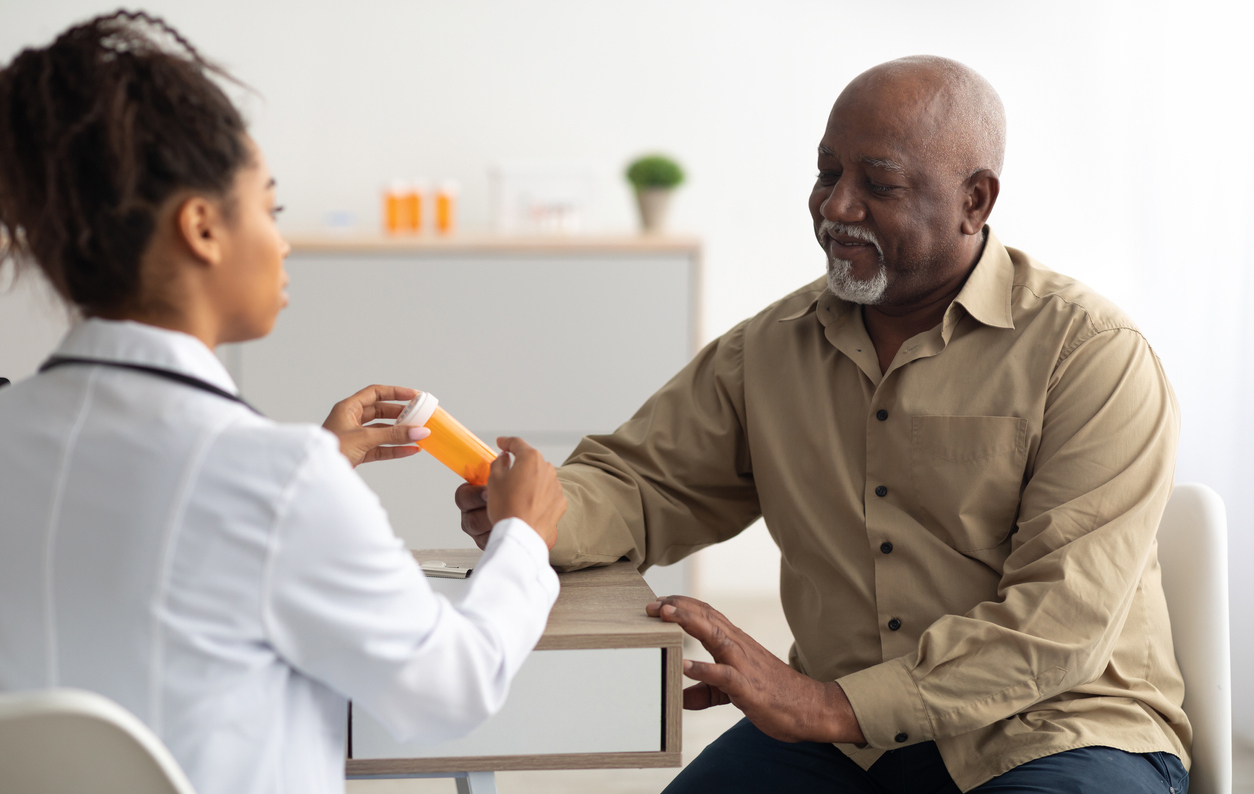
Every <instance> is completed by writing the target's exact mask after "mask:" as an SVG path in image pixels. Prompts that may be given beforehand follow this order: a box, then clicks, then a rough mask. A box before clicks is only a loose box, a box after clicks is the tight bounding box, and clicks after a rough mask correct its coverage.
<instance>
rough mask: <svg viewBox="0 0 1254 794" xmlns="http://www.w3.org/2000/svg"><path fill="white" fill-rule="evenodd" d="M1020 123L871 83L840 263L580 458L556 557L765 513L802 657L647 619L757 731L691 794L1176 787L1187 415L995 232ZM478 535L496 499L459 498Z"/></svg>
mask: <svg viewBox="0 0 1254 794" xmlns="http://www.w3.org/2000/svg"><path fill="white" fill-rule="evenodd" d="M1004 142H1005V121H1004V113H1003V110H1002V105H1001V101H1000V99H999V98H998V97H997V94H996V92H994V91H993V89H992V87H991V86H990V85H989V84H988V83H987V82H986V81H985V80H984V79H983V78H982V77H980V76H979V75H978V74H976V73H975V72H973V71H972V70H970V69H968V68H966V67H964V66H962V65H961V64H958V63H955V62H953V61H949V60H946V59H942V58H935V57H914V58H905V59H902V60H898V61H892V62H890V63H886V64H883V65H881V66H877V67H875V68H873V69H871V70H869V71H867V72H865V73H864V74H862V75H859V76H858V77H857V78H856V79H854V81H853V82H851V83H850V84H849V86H848V87H847V88H846V89H845V90H844V92H842V93H841V95H840V97H839V98H838V99H837V100H836V104H835V106H834V107H833V108H832V112H831V116H830V117H829V120H828V124H827V129H826V131H825V132H824V134H823V138H822V140H821V141H820V143H819V146H818V178H817V181H816V182H815V185H814V190H813V192H812V193H811V195H810V213H811V215H812V216H813V218H814V230H815V234H816V236H817V238H818V241H819V244H820V245H821V246H822V247H823V249H824V250H825V251H826V252H827V256H828V265H827V269H828V272H827V277H826V278H825V279H820V280H818V281H816V282H815V283H813V284H810V285H808V286H806V287H804V288H802V289H800V290H798V291H797V292H795V293H793V294H792V295H789V296H787V297H785V298H784V299H783V300H780V301H779V302H777V303H775V304H773V305H772V306H770V307H768V308H767V309H765V310H764V311H763V312H762V313H761V314H759V315H757V316H756V317H753V318H751V319H749V320H746V321H745V322H743V323H741V324H740V325H738V326H736V327H735V328H733V329H732V330H731V331H729V332H727V333H726V334H724V335H723V336H722V337H721V338H719V339H718V340H716V341H715V342H713V343H712V344H711V345H709V346H708V347H707V348H706V349H705V350H703V351H702V352H701V353H700V354H699V355H698V356H697V357H696V358H695V359H694V360H693V361H692V363H691V364H689V365H688V366H687V367H686V368H685V369H684V370H683V371H681V372H680V373H679V374H678V375H677V376H676V377H675V378H674V379H673V380H672V381H671V382H670V383H668V384H667V385H666V386H664V387H663V388H662V390H661V391H659V392H658V393H657V394H655V395H654V396H653V397H652V398H650V400H649V401H648V402H647V403H645V405H644V406H643V407H642V408H641V409H640V411H639V412H638V413H637V414H636V415H635V417H633V418H632V419H631V420H630V421H628V422H627V423H626V424H624V425H623V426H622V427H620V428H619V429H618V430H617V431H616V432H615V433H614V434H612V435H608V436H593V437H588V438H586V439H584V440H583V442H582V443H581V444H580V446H579V448H578V449H577V450H576V451H575V453H574V454H573V455H572V456H571V458H570V460H569V461H568V462H567V463H566V465H565V466H563V467H562V468H561V470H560V472H559V476H560V477H561V479H562V481H563V484H564V487H565V491H566V496H567V499H568V500H569V503H570V509H569V511H568V512H567V514H566V517H565V519H563V521H562V523H561V526H560V530H559V538H558V541H557V546H556V548H554V550H553V555H552V560H553V563H554V564H555V565H557V566H559V567H564V568H578V567H583V566H588V565H598V564H605V563H608V562H611V561H614V560H617V559H619V558H620V557H622V556H626V557H627V558H629V559H630V560H632V561H633V562H636V563H638V564H639V565H640V566H641V567H642V568H644V567H648V566H650V565H654V564H666V563H671V562H674V561H675V560H678V559H679V558H681V557H683V556H685V555H687V554H691V553H692V552H694V551H696V550H698V549H700V548H702V547H704V546H708V545H710V544H712V543H717V542H719V541H722V540H726V539H728V538H730V537H732V536H734V535H735V534H736V533H738V532H740V531H741V530H743V529H744V528H745V527H746V526H747V525H748V524H749V523H751V522H752V521H753V520H755V519H756V518H757V517H758V516H759V515H761V516H762V517H764V518H765V520H766V524H767V527H768V529H769V530H770V532H771V535H772V536H773V537H774V539H775V541H776V542H777V543H778V545H779V548H780V551H781V553H782V567H781V571H780V590H781V596H782V600H783V605H784V610H785V613H786V614H787V617H788V622H789V625H790V626H791V628H792V631H793V635H794V637H795V639H796V642H795V644H794V645H793V648H792V651H791V653H790V655H789V663H788V664H785V663H784V662H782V661H780V660H779V659H777V658H775V657H774V656H772V655H771V654H770V653H768V652H767V651H765V650H764V649H763V648H762V647H761V646H759V645H758V644H757V643H755V642H754V641H753V640H752V639H751V638H750V637H748V636H747V635H745V634H744V633H743V632H742V631H740V630H739V629H737V628H736V627H735V626H733V625H731V624H730V623H729V622H728V621H727V619H726V618H725V617H724V616H722V615H721V614H719V613H718V612H716V611H714V610H713V609H712V608H710V607H709V606H707V605H706V604H703V603H700V602H698V601H695V600H692V599H688V598H682V597H669V598H662V599H659V601H658V602H657V603H656V604H653V605H651V606H650V608H649V613H650V614H653V615H657V616H659V617H660V618H661V619H662V620H667V621H674V622H676V623H678V624H679V625H680V626H682V627H683V628H684V629H685V630H686V631H687V632H688V633H689V634H691V635H692V636H693V637H695V638H697V639H698V640H700V641H701V642H702V643H703V644H704V645H705V647H706V648H707V649H708V650H709V651H710V653H711V654H712V656H713V658H714V660H715V661H714V663H709V664H707V663H699V662H685V663H684V669H685V672H686V674H687V675H688V676H689V677H690V678H693V679H695V680H697V681H699V682H701V683H698V684H697V685H696V686H693V687H691V688H690V689H688V690H687V691H686V692H685V693H684V705H685V707H687V708H704V707H706V706H710V705H718V704H721V703H727V702H731V703H733V704H735V705H736V706H738V707H739V708H740V709H741V710H742V711H743V712H744V713H745V716H746V720H743V721H741V723H740V724H739V725H737V726H736V727H734V728H732V729H731V730H730V731H728V732H727V733H726V734H724V735H723V736H722V737H721V738H720V739H718V740H717V741H716V742H715V743H714V744H712V745H711V746H710V747H709V748H707V749H706V750H705V752H703V753H702V754H701V755H700V756H699V757H698V758H697V759H696V760H695V761H694V762H693V763H692V764H691V765H690V766H689V767H688V768H687V769H685V770H684V771H683V772H682V773H681V774H680V775H679V777H678V778H676V780H675V781H674V783H672V785H671V787H670V788H669V789H668V791H669V792H697V791H719V792H737V791H793V790H815V791H818V790H824V791H839V792H884V791H889V792H925V791H926V792H931V791H938V792H939V791H971V790H973V789H977V790H979V791H982V792H983V791H989V792H992V791H997V792H1027V791H1102V792H1103V793H1104V794H1106V793H1108V792H1116V791H1118V792H1150V791H1154V792H1164V794H1168V793H1169V792H1184V791H1185V790H1186V788H1187V774H1186V772H1185V769H1186V765H1187V762H1188V749H1189V744H1190V736H1191V734H1190V728H1189V724H1188V720H1187V718H1186V717H1185V715H1184V712H1183V711H1182V710H1181V708H1180V705H1181V702H1182V699H1183V683H1182V681H1181V678H1180V673H1179V671H1178V669H1177V667H1176V664H1175V658H1174V653H1173V650H1172V645H1171V634H1170V630H1169V626H1168V618H1167V609H1166V605H1165V602H1164V599H1163V592H1162V587H1161V584H1160V580H1159V568H1158V561H1157V555H1156V546H1155V542H1154V535H1155V531H1156V529H1157V526H1158V521H1159V518H1160V516H1161V514H1162V511H1163V507H1164V504H1165V503H1166V501H1167V498H1168V496H1169V494H1170V492H1171V487H1172V469H1173V465H1174V459H1175V451H1176V440H1177V435H1178V426H1179V420H1178V411H1177V406H1176V403H1175V399H1174V397H1173V395H1172V392H1171V387H1170V386H1169V384H1168V382H1167V378H1166V377H1165V375H1164V374H1163V371H1162V367H1161V365H1160V364H1159V361H1158V359H1157V358H1156V356H1155V355H1154V352H1153V351H1152V350H1151V349H1150V346H1149V344H1148V343H1147V342H1146V340H1145V338H1144V337H1143V336H1142V335H1141V333H1140V332H1139V331H1138V330H1137V328H1136V326H1135V325H1133V323H1132V322H1131V321H1130V320H1129V319H1128V318H1127V317H1126V316H1125V315H1124V314H1123V313H1121V312H1120V311H1119V310H1118V309H1117V308H1116V307H1114V306H1113V305H1111V304H1110V303H1109V302H1108V301H1106V300H1104V299H1103V298H1101V297H1100V296H1098V295H1096V294H1094V293H1093V292H1092V291H1091V290H1089V289H1088V288H1087V287H1085V286H1083V285H1082V284H1079V283H1077V282H1076V281H1074V280H1072V279H1070V278H1067V277H1065V276H1062V275H1059V274H1057V273H1054V272H1052V271H1050V270H1047V269H1045V268H1044V267H1043V266H1041V265H1040V264H1038V263H1036V262H1035V261H1033V260H1032V259H1031V258H1030V257H1028V256H1027V255H1026V254H1023V253H1022V252H1019V251H1017V250H1015V249H1012V248H1006V247H1005V246H1003V245H1002V243H1001V242H1000V241H999V240H998V239H997V237H996V236H995V235H994V234H993V233H992V231H991V230H990V229H989V228H988V226H986V225H985V222H986V220H987V219H988V217H989V214H990V213H991V212H992V209H993V205H994V204H995V202H996V200H997V195H998V189H999V179H998V174H999V172H1000V169H1001V165H1002V154H1003V151H1004V146H1005V143H1004ZM458 503H459V505H460V506H461V507H462V509H463V511H464V519H463V526H464V528H465V529H466V531H467V532H469V533H470V534H471V535H472V536H475V537H476V539H477V540H478V541H479V542H480V543H481V544H482V543H483V542H484V541H485V538H486V535H485V531H486V529H487V524H486V516H485V515H484V511H483V509H482V505H483V502H482V498H481V495H480V493H479V492H478V491H477V490H475V489H473V488H469V487H464V488H463V489H461V490H460V491H459V493H458Z"/></svg>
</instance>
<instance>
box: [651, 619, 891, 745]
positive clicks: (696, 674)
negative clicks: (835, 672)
mask: <svg viewBox="0 0 1254 794" xmlns="http://www.w3.org/2000/svg"><path fill="white" fill-rule="evenodd" d="M645 612H647V613H648V614H649V615H651V616H653V617H657V618H661V619H662V620H664V621H666V622H667V623H676V624H678V625H679V627H680V628H682V629H683V630H684V631H685V632H687V633H688V634H690V635H691V636H692V637H693V638H695V639H696V640H697V641H699V642H700V643H701V644H702V645H704V646H705V649H706V650H707V651H709V652H710V655H711V656H713V657H714V662H713V663H710V662H696V661H692V660H690V659H685V660H684V674H685V675H686V676H688V677H689V678H692V679H695V680H697V681H700V682H701V683H699V684H697V685H696V686H691V687H688V688H687V689H685V690H684V708H685V709H689V710H694V709H704V708H708V707H710V706H718V705H722V704H724V703H732V704H733V705H735V706H736V707H737V708H739V709H740V710H741V711H743V712H744V713H745V716H746V717H748V718H749V721H750V722H752V723H753V724H754V725H755V726H757V728H758V730H760V731H762V732H763V733H765V734H766V735H767V736H770V737H772V738H775V739H779V740H780V741H784V742H850V743H853V744H862V743H863V742H865V741H866V739H865V738H864V737H863V735H862V729H861V728H860V727H858V719H857V717H856V716H855V715H854V713H853V707H852V706H851V705H850V703H849V699H848V698H847V697H845V692H844V690H843V689H841V688H840V685H839V684H837V683H836V682H835V681H829V682H826V683H824V682H822V681H816V680H815V679H813V678H810V677H809V676H805V675H802V674H801V673H798V672H797V671H796V670H794V669H792V668H791V667H789V666H788V665H787V664H785V663H784V662H783V661H781V660H780V659H779V658H778V657H777V656H775V655H774V654H773V653H771V652H770V651H768V650H767V649H765V648H763V647H762V646H761V645H759V644H758V643H757V642H756V641H754V639H753V638H752V637H750V636H749V635H748V634H745V633H744V632H743V631H741V630H740V629H739V628H737V627H736V626H734V625H732V622H731V621H729V620H728V619H727V618H726V617H724V616H723V615H722V614H721V613H720V612H719V611H718V610H716V609H714V608H713V607H711V606H710V605H709V604H706V603H703V602H701V601H698V600H696V599H695V598H687V597H685V596H667V597H665V598H659V599H658V600H657V601H654V602H653V603H652V604H649V605H648V606H646V607H645Z"/></svg>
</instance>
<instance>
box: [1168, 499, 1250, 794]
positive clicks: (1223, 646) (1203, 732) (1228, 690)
mask: <svg viewBox="0 0 1254 794" xmlns="http://www.w3.org/2000/svg"><path fill="white" fill-rule="evenodd" d="M1158 561H1159V565H1161V566H1162V571H1163V590H1164V591H1165V592H1166V594H1167V611H1168V612H1169V613H1170V614H1171V639H1172V642H1173V643H1174V644H1175V647H1176V661H1177V662H1178V663H1179V664H1180V672H1181V673H1183V674H1184V688H1185V689H1184V711H1185V713H1186V714H1188V715H1189V721H1190V722H1191V723H1192V724H1193V767H1192V769H1191V770H1190V771H1189V794H1231V792H1232V670H1231V661H1230V655H1229V643H1228V519H1227V515H1226V513H1225V512H1224V503H1223V500H1222V499H1220V498H1219V494H1217V493H1215V492H1214V491H1212V490H1211V489H1210V488H1207V487H1206V486H1205V485H1200V484H1198V483H1184V484H1181V485H1177V486H1176V489H1175V491H1173V492H1172V494H1171V499H1170V500H1168V502H1167V509H1166V510H1165V511H1164V512H1163V520H1162V523H1161V524H1159V526H1158Z"/></svg>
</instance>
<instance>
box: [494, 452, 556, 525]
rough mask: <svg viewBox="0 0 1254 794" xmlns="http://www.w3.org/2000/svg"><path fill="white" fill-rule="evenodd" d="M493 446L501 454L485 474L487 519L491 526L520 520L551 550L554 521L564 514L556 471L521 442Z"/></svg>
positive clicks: (550, 464)
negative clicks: (529, 526)
mask: <svg viewBox="0 0 1254 794" xmlns="http://www.w3.org/2000/svg"><path fill="white" fill-rule="evenodd" d="M496 445H497V446H498V447H500V448H501V449H503V450H504V452H502V453H501V454H500V456H499V457H498V458H497V459H496V460H494V461H492V470H491V471H490V472H489V474H488V490H487V493H486V496H487V501H488V507H487V509H488V518H489V519H490V520H491V522H492V524H494V525H495V524H496V522H498V521H501V520H502V519H506V518H521V519H522V520H523V521H526V522H527V523H528V524H530V525H531V528H532V529H534V530H535V531H536V534H538V535H539V536H540V539H541V540H543V541H544V542H545V544H546V545H547V546H548V547H549V549H552V548H553V544H554V543H557V520H558V519H559V518H561V517H562V514H563V513H565V512H566V495H565V494H563V493H562V485H561V483H559V482H558V481H557V469H555V468H553V464H552V463H549V462H548V461H547V460H545V459H544V456H543V455H541V454H540V453H539V452H538V451H536V450H535V449H534V448H533V447H532V446H531V445H530V444H528V443H527V442H526V441H523V440H522V439H521V438H512V437H508V436H506V437H503V438H498V439H497V440H496ZM510 454H513V456H514V464H513V465H512V466H511V465H510V462H509V456H510Z"/></svg>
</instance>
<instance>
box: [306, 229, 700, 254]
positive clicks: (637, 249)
mask: <svg viewBox="0 0 1254 794" xmlns="http://www.w3.org/2000/svg"><path fill="white" fill-rule="evenodd" d="M287 240H288V242H289V243H290V244H291V246H292V252H293V253H297V254H301V253H315V254H317V253H342V252H354V253H396V252H407V253H413V252H417V253H453V254H456V253H483V252H494V253H572V254H578V253H623V254H631V253H646V252H647V253H655V252H663V253H666V252H675V253H687V254H696V253H697V252H698V251H700V248H701V240H700V239H699V238H697V237H693V236H691V235H670V234H566V235H521V234H513V235H507V234H490V233H483V232H480V233H465V234H451V235H436V234H383V233H381V232H376V233H361V232H353V233H345V234H328V233H326V232H321V233H317V232H315V233H304V234H301V233H294V234H291V235H288V237H287Z"/></svg>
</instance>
